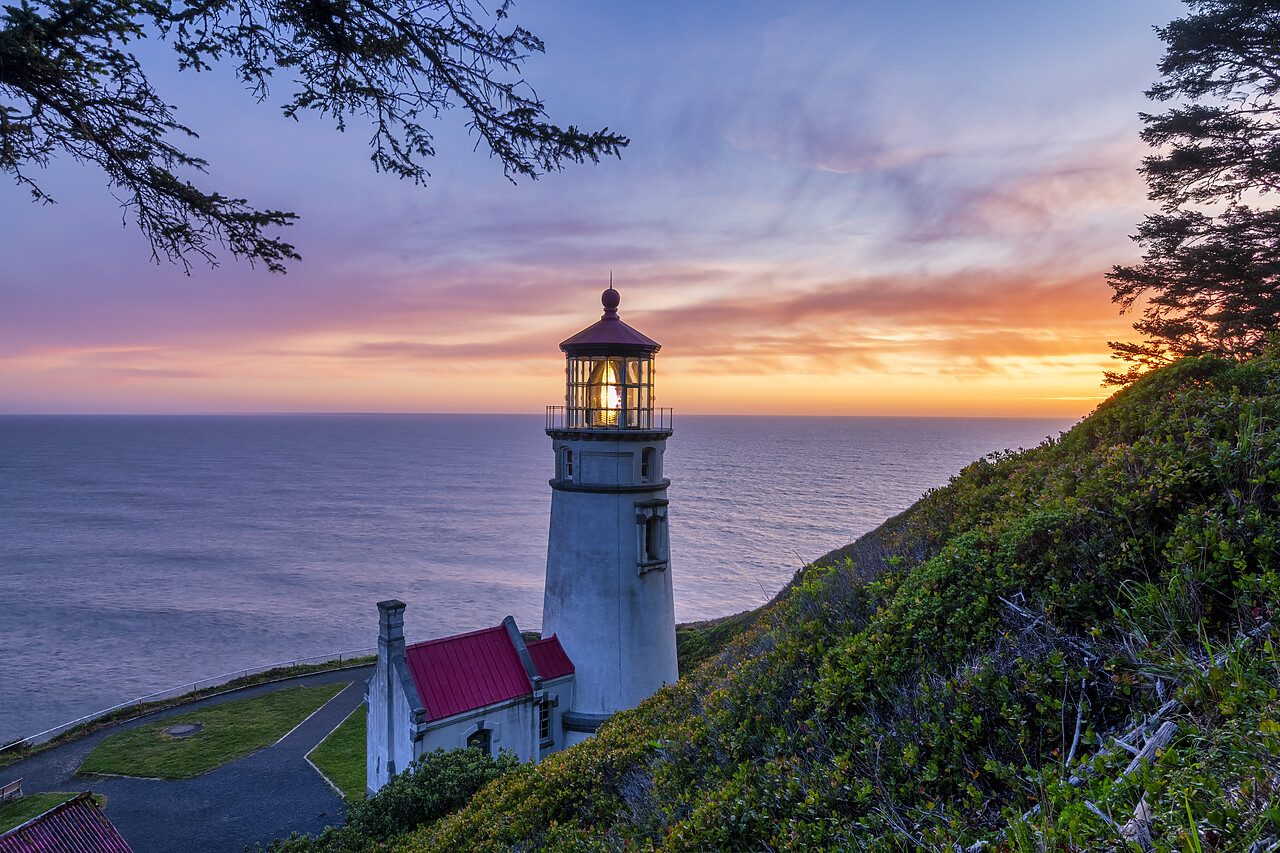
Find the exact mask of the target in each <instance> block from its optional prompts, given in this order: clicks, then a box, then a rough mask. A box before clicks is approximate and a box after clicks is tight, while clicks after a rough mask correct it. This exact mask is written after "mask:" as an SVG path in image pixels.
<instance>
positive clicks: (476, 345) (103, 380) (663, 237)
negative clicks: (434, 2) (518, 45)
mask: <svg viewBox="0 0 1280 853" xmlns="http://www.w3.org/2000/svg"><path fill="white" fill-rule="evenodd" d="M889 5H890V4H878V3H876V4H873V3H861V2H860V3H846V2H840V0H816V2H811V3H804V4H774V3H764V2H760V3H732V4H731V3H728V2H713V3H699V4H686V3H675V2H672V3H667V2H662V3H647V4H634V8H633V7H632V6H630V5H625V4H601V3H591V2H585V0H582V2H557V3H554V4H551V3H542V2H538V0H522V2H520V3H518V4H517V5H516V7H515V9H514V15H515V17H516V18H517V19H518V23H520V24H521V25H523V26H526V27H527V28H528V29H530V30H531V31H533V32H534V33H536V34H538V35H539V36H540V37H542V38H543V39H544V41H545V42H546V45H547V53H546V55H545V56H538V57H534V58H532V59H530V60H529V61H528V63H527V65H526V68H525V76H526V78H527V79H528V80H530V81H531V82H532V83H534V85H535V86H536V88H537V90H538V93H539V95H540V96H542V97H543V99H544V100H545V101H546V103H547V105H548V109H549V111H550V113H551V115H552V118H553V119H554V120H555V121H557V122H559V123H566V124H567V123H573V124H577V125H579V126H581V127H585V128H597V127H602V126H606V125H607V126H609V127H610V128H612V129H615V130H618V131H620V132H622V133H625V134H627V135H628V136H630V137H631V139H632V143H631V146H630V147H629V148H628V149H626V151H625V152H624V154H623V157H622V159H621V160H620V161H606V162H602V163H601V164H599V165H597V166H592V165H586V166H572V165H571V166H569V167H568V168H567V169H566V171H564V172H561V173H555V174H551V175H547V176H545V177H543V178H542V179H540V180H538V181H536V182H528V181H524V182H521V183H520V184H519V185H516V186H513V185H511V184H510V183H508V182H507V181H506V180H505V179H504V178H503V176H502V172H501V168H500V166H499V165H498V164H497V163H496V162H494V161H492V160H490V159H488V158H487V157H486V156H485V155H484V153H483V152H473V151H472V148H473V147H474V144H475V140H474V139H473V138H468V137H467V136H466V133H465V130H464V129H463V128H462V126H461V121H460V118H459V116H456V115H446V116H444V117H443V120H442V121H440V122H438V123H437V124H436V126H435V127H434V128H433V129H434V130H435V131H436V132H437V133H438V136H437V140H436V141H437V143H438V146H437V147H438V152H439V154H438V157H437V158H436V161H435V162H434V163H433V164H432V165H431V169H432V172H433V180H432V183H431V185H430V186H428V187H427V188H425V189H423V188H417V187H413V186H411V185H408V184H404V183H401V182H398V181H397V180H395V179H394V178H392V177H390V176H387V175H381V174H377V173H375V172H374V171H373V170H372V168H371V166H370V164H369V162H368V152H367V150H366V149H365V147H364V145H365V142H366V140H367V137H368V134H367V133H366V132H365V131H364V129H361V128H358V127H351V128H349V130H348V132H347V133H345V134H339V133H336V132H334V131H333V130H332V129H331V127H329V126H328V125H326V123H325V122H322V121H318V120H316V119H314V118H311V119H304V120H303V121H302V122H300V123H294V122H291V121H287V120H285V119H282V118H281V117H279V116H278V115H277V114H276V111H275V110H274V108H273V107H272V105H271V103H270V102H269V103H267V104H261V105H259V104H255V103H254V102H253V100H252V98H251V97H249V96H248V95H247V94H246V93H243V92H241V91H240V90H239V87H238V84H237V83H236V82H235V80H234V79H233V75H231V74H230V73H229V71H228V69H215V70H214V71H213V72H210V73H204V74H199V75H195V74H187V73H184V74H177V73H176V72H173V73H170V72H169V71H167V70H166V71H165V72H163V73H160V74H158V75H157V78H156V81H155V82H156V83H157V86H158V88H159V89H160V90H161V93H162V96H164V97H165V98H166V99H167V100H169V101H170V102H171V103H176V104H178V105H179V114H178V117H179V119H180V120H182V121H184V122H185V123H187V124H189V125H191V126H192V127H193V128H195V129H196V130H197V131H198V132H200V134H201V138H200V139H199V140H198V141H195V142H194V143H193V148H194V153H196V154H198V155H199V156H202V157H205V158H206V159H207V160H208V161H209V162H210V163H211V164H212V165H211V175H210V176H209V178H208V179H207V180H205V184H207V185H208V186H211V187H216V188H218V189H219V190H221V191H222V192H224V193H226V194H231V195H236V196H243V197H245V198H247V199H249V200H250V202H251V203H254V204H257V205H259V206H264V207H271V208H283V209H290V210H294V211H296V212H297V213H299V214H300V216H301V220H300V222H299V224H298V225H297V226H295V227H294V228H293V229H291V233H288V234H286V235H285V236H286V238H287V239H289V240H290V241H291V242H294V243H295V244H296V245H297V247H298V249H299V251H300V252H301V254H302V256H303V261H302V262H301V263H298V264H295V265H294V266H293V267H292V268H291V271H290V272H289V274H288V275H286V276H273V275H270V274H268V273H267V272H265V271H264V270H262V269H261V268H258V269H252V268H250V267H249V266H248V265H246V264H244V263H242V262H239V261H236V260H235V259H233V258H231V257H230V256H225V257H222V258H221V266H220V267H218V268H217V269H209V268H207V267H197V268H195V269H194V270H193V273H192V275H191V276H190V277H187V276H184V275H183V274H182V271H181V269H180V268H176V267H173V266H169V265H167V264H166V265H162V266H157V265H155V264H152V263H150V262H149V250H148V248H147V246H146V245H145V242H144V240H143V238H142V237H141V236H140V235H139V234H138V232H137V231H136V229H135V228H134V227H133V225H132V222H131V221H130V222H128V224H127V225H126V227H124V228H122V227H121V211H120V209H119V208H118V206H117V204H116V202H115V201H114V200H113V199H112V198H111V196H110V194H109V192H108V190H107V188H106V185H105V181H104V179H103V178H102V177H101V176H100V175H99V174H97V173H95V172H93V171H92V170H90V169H88V168H82V167H78V166H76V165H75V164H74V163H70V162H65V161H58V162H55V163H54V164H53V165H52V166H51V168H50V169H49V170H47V171H46V172H44V173H43V175H42V177H43V178H44V179H45V180H47V182H48V186H49V188H50V189H51V193H52V195H53V196H54V197H55V198H56V199H57V200H58V202H59V203H58V204H56V205H51V206H43V207H41V206H35V205H32V204H30V203H29V201H28V197H27V195H26V193H25V192H24V191H23V190H22V189H21V188H20V187H17V186H14V185H10V187H9V191H8V192H6V193H5V194H4V195H3V196H0V217H2V218H3V222H4V228H3V229H0V258H3V262H2V263H0V412H4V413H23V412H48V413H62V412H263V411H269V412H289V411H329V412H342V411H377V412H392V411H405V412H427V411H431V412H540V411H541V410H542V407H543V406H545V405H557V404H561V403H562V402H563V401H562V399H561V395H562V394H563V382H564V374H563V366H564V359H563V355H562V354H561V353H560V352H559V350H558V349H557V345H558V343H559V342H560V341H561V340H563V339H564V338H566V337H568V336H569V335H571V334H573V333H574V332H576V331H578V330H579V329H581V328H583V327H585V326H587V325H590V324H591V323H592V322H594V321H595V320H596V319H597V318H598V316H599V314H600V303H599V294H600V291H601V290H603V289H604V287H606V286H607V284H608V281H609V275H610V272H612V273H613V276H614V281H615V284H616V286H617V287H618V289H619V291H620V292H621V295H622V304H621V308H620V314H621V316H622V318H623V320H625V321H626V322H627V323H629V324H630V325H632V326H634V327H636V328H638V329H640V330H641V331H643V332H644V333H645V334H647V335H650V336H651V337H653V338H654V339H656V340H658V341H659V342H661V344H662V351H661V353H659V355H658V361H657V365H658V367H657V383H656V389H657V394H658V399H657V401H656V404H657V405H659V406H671V407H674V408H675V409H676V410H677V412H684V413H730V414H734V413H742V414H746V413H761V414H774V413H776V414H784V413H785V414H815V415H890V414H893V415H1011V416H1012V415H1017V416H1032V415H1044V416H1055V417H1058V416H1065V417H1071V416H1078V415H1083V414H1085V413H1087V412H1088V411H1089V410H1091V409H1092V408H1093V407H1094V406H1095V405H1096V404H1097V403H1098V402H1099V401H1101V400H1102V399H1103V398H1104V397H1105V396H1106V394H1107V392H1106V391H1105V390H1104V389H1102V388H1101V387H1100V385H1099V383H1100V379H1101V374H1102V371H1103V370H1104V369H1107V368H1110V367H1112V366H1113V364H1112V362H1111V361H1110V359H1109V357H1108V356H1109V351H1108V349H1107V341H1108V340H1115V339H1132V337H1133V335H1134V333H1133V332H1132V330H1131V329H1130V323H1131V322H1132V321H1133V318H1132V317H1122V316H1119V315H1118V313H1117V310H1116V308H1115V307H1114V306H1113V305H1112V304H1111V303H1110V290H1109V288H1108V287H1107V285H1106V283H1105V282H1104V280H1103V275H1104V273H1105V272H1106V271H1107V270H1108V269H1109V268H1110V266H1111V265H1112V264H1117V263H1129V262H1132V261H1133V260H1135V259H1136V257H1137V254H1138V252H1137V248H1136V246H1135V245H1134V244H1133V243H1132V241H1130V240H1129V238H1128V236H1127V235H1128V234H1130V233H1132V232H1133V231H1134V229H1135V226H1136V223H1137V222H1138V221H1139V219H1140V218H1141V216H1142V215H1143V213H1144V212H1146V211H1148V210H1150V207H1151V206H1150V203H1149V202H1147V201H1146V199H1145V187H1144V185H1143V184H1142V181H1141V179H1140V178H1139V176H1138V174H1137V172H1136V169H1137V166H1138V164H1139V161H1140V159H1141V157H1142V156H1143V154H1144V148H1143V146H1142V144H1141V142H1140V141H1139V140H1138V138H1137V134H1138V128H1139V121H1138V118H1137V113H1138V112H1139V110H1142V109H1149V108H1150V107H1149V105H1148V104H1147V103H1146V102H1145V101H1144V99H1143V97H1142V91H1143V90H1144V89H1145V88H1146V87H1147V86H1148V85H1150V83H1151V82H1152V81H1153V80H1154V77H1155V73H1156V72H1155V65H1156V61H1157V59H1158V57H1159V54H1160V43H1159V41H1158V40H1157V38H1156V36H1155V34H1154V33H1153V32H1152V26H1153V25H1163V24H1165V23H1167V22H1168V21H1169V20H1170V19H1171V18H1173V17H1174V16H1176V15H1178V14H1180V12H1181V10H1182V9H1183V7H1182V4H1181V3H1178V2H1176V1H1175V0H1130V2H1125V3H1122V4H1121V3H1114V2H1107V0H1082V2H1078V3H1071V4H1067V3H1057V4H1018V3H1011V2H1004V1H1003V0H982V2H977V3H973V4H954V3H944V2H941V0H917V2H907V3H902V4H893V7H894V8H893V9H892V10H890V9H888V8H885V7H887V6H889ZM148 50H149V51H150V53H149V54H148V57H149V59H150V60H151V61H152V62H153V63H154V65H153V67H156V68H160V67H164V68H166V69H169V68H171V67H172V64H173V60H172V57H171V56H170V55H169V54H168V53H167V52H166V51H165V49H164V46H163V45H149V46H148Z"/></svg>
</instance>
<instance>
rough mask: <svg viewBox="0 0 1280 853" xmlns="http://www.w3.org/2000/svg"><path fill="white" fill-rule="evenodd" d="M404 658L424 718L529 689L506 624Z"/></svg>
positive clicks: (545, 655)
mask: <svg viewBox="0 0 1280 853" xmlns="http://www.w3.org/2000/svg"><path fill="white" fill-rule="evenodd" d="M528 649H529V655H530V657H531V658H533V662H534V668H535V669H536V670H537V671H538V673H539V674H540V675H541V676H542V677H543V678H558V677H560V676H561V675H568V674H569V673H571V672H573V663H572V662H571V661H570V660H569V657H568V655H566V654H565V653H564V649H563V648H561V647H560V641H559V640H558V639H556V638H555V637H554V636H553V637H549V638H547V639H545V640H535V641H534V642H532V643H529V644H528ZM535 649H536V651H535ZM405 659H406V661H407V663H408V664H409V673H410V674H411V675H412V676H413V683H414V686H415V687H417V688H418V698H419V699H420V700H421V702H422V707H423V708H424V709H426V712H427V714H426V719H427V721H428V722H430V721H432V720H441V719H444V718H445V717H451V716H453V715H454V714H461V713H463V712H464V711H474V710H475V709H476V708H483V707H484V706H486V705H492V704H494V703H496V702H503V701H505V700H507V699H514V698H516V697H517V696H528V695H530V694H532V693H533V683H532V682H531V681H530V680H529V674H528V673H527V672H525V669H524V664H522V663H521V662H520V653H519V652H518V651H516V647H515V645H514V644H513V643H512V641H511V634H510V633H509V632H508V631H507V628H506V626H505V625H499V626H498V627H496V628H485V629H483V630H480V631H472V632H471V633H469V634H457V635H455V636H452V637H441V638H440V639H438V640H427V641H426V642H424V643H414V644H413V645H411V646H406V647H405ZM544 666H545V667H546V668H545V669H544ZM0 853H2V851H0Z"/></svg>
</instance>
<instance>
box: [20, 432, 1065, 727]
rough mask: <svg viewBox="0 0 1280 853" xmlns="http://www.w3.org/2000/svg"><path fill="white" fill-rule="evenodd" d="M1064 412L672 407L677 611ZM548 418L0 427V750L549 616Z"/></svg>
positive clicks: (772, 579)
mask: <svg viewBox="0 0 1280 853" xmlns="http://www.w3.org/2000/svg"><path fill="white" fill-rule="evenodd" d="M1069 426H1070V422H1069V421H1064V420H1045V419H982V418H961V419H948V418H791V417H693V416H690V417H683V418H679V419H677V421H676V424H675V435H674V436H673V437H672V438H671V440H670V441H669V442H668V449H667V457H666V462H665V465H664V468H665V472H666V473H667V475H668V476H669V477H670V478H671V489H670V493H669V496H670V499H671V509H670V518H671V522H670V525H671V529H670V536H671V553H672V571H673V580H674V583H675V593H676V617H677V619H678V620H680V621H689V620H694V619H702V618H709V617H714V616H721V615H724V614H728V613H734V612H737V611H740V610H743V609H746V608H749V607H755V606H757V605H759V604H761V603H762V602H764V601H766V600H768V599H769V598H770V597H772V595H773V594H774V593H775V592H776V591H777V590H778V588H779V587H781V586H782V585H783V584H784V583H785V582H786V581H787V580H788V579H790V577H791V576H792V574H793V573H794V572H795V571H796V569H798V568H799V567H800V566H801V565H803V564H804V563H805V562H806V561H810V560H813V559H815V558H817V557H819V556H821V555H822V554H824V553H826V552H827V551H830V550H832V549H834V548H838V547H840V546H841V545H844V544H846V543H848V542H851V541H852V540H854V539H856V538H857V537H858V536H860V535H861V534H863V533H865V532H867V531H868V530H870V529H872V528H874V527H875V526H876V525H877V524H879V523H880V522H881V521H883V520H884V519H886V518H888V517H889V516H891V515H893V514H895V513H897V512H899V511H901V510H903V509H905V508H906V507H907V506H909V505H910V504H911V503H912V502H913V501H915V500H916V498H918V497H919V496H920V494H921V493H922V492H924V491H925V490H927V489H930V488H933V487H936V486H940V485H943V484H945V483H946V482H947V480H948V478H949V477H950V476H951V475H953V474H954V473H955V472H957V471H958V470H959V469H960V468H962V467H963V466H964V465H966V464H968V463H969V462H971V461H973V460H974V459H977V458H978V457H980V456H983V455H985V454H987V453H990V452H993V451H996V450H1001V449H1006V448H1017V447H1030V446H1033V445H1035V444H1038V443H1039V442H1040V441H1042V440H1043V439H1044V438H1045V437H1046V436H1051V435H1052V436H1056V435H1057V434H1058V433H1059V432H1060V431H1061V430H1064V429H1066V428H1067V427H1069ZM552 462H553V460H552V454H551V442H550V440H549V439H548V438H547V436H546V434H545V433H544V432H543V422H542V417H541V416H516V415H510V416H504V415H282V416H199V417H185V416H138V417H133V416H102V417H98V416H82V417H64V416H58V417H53V416H50V417H44V416H4V417H0V743H6V742H8V741H10V740H12V739H14V738H18V737H22V736H26V735H30V734H34V733H36V732H38V731H41V730H43V729H46V728H49V727H51V726H54V725H57V724H59V723H61V722H65V721H67V720H71V719H74V718H76V717H78V716H81V715H82V714H87V713H90V712H93V711H96V710H99V709H102V708H106V707H109V706H111V705H114V704H116V703H118V702H123V701H127V700H129V699H131V698H133V697H136V696H140V695H143V694H146V693H149V692H151V691H154V690H158V689H161V688H165V687H169V686H172V685H177V684H182V683H186V682H190V681H194V680H197V679H201V678H207V677H212V676H214V675H218V674H221V673H224V672H228V671H231V670H235V669H239V668H241V667H245V666H256V665H261V664H267V663H273V662H277V661H284V660H289V659H293V658H301V657H307V656H311V655H317V654H322V653H327V652H338V651H343V650H348V649H356V648H362V647H367V646H370V645H373V644H374V642H375V641H376V637H377V608H376V607H375V604H376V602H378V601H380V600H382V599H386V598H399V599H401V600H403V601H405V602H406V603H407V604H408V609H407V611H406V615H405V623H406V633H407V636H408V637H409V639H410V641H414V640H419V639H426V638H428V637H432V636H439V635H443V634H450V633H455V632H459V631H464V630H471V629H474V628H478V627H484V626H488V625H494V624H497V623H498V622H499V621H500V620H501V619H502V618H503V617H504V616H506V615H507V614H511V615H513V616H514V617H515V618H516V621H517V623H518V624H519V625H520V626H521V627H522V628H526V629H531V630H536V629H537V628H538V627H539V625H540V622H541V610H542V576H543V570H544V567H545V561H546V547H547V520H548V512H549V509H550V502H551V498H550V495H551V492H550V489H549V488H548V486H547V480H548V478H549V477H550V476H551V474H552Z"/></svg>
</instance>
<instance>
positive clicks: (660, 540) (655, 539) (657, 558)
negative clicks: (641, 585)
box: [636, 500, 669, 574]
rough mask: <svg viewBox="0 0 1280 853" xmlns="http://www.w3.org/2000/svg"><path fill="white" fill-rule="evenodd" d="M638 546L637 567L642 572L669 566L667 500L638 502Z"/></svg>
mask: <svg viewBox="0 0 1280 853" xmlns="http://www.w3.org/2000/svg"><path fill="white" fill-rule="evenodd" d="M636 546H637V547H636V568H637V570H638V571H639V573H640V574H644V573H645V572H648V571H653V570H654V569H665V568H666V567H667V561H668V559H669V557H668V554H669V551H668V548H667V502H666V501H665V500H653V501H645V502H644V503H640V504H636Z"/></svg>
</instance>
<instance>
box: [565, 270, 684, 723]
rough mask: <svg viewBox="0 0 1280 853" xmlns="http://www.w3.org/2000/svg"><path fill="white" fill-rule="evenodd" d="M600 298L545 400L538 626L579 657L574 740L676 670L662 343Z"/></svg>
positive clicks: (607, 297)
mask: <svg viewBox="0 0 1280 853" xmlns="http://www.w3.org/2000/svg"><path fill="white" fill-rule="evenodd" d="M600 301H601V303H602V304H603V305H604V316H602V317H601V318H600V321H599V322H598V323H596V324H595V325H593V326H590V327H588V328H586V329H583V330H582V331H581V332H579V333H578V334H576V335H574V336H573V337H571V338H569V339H568V340H566V341H565V342H564V343H562V344H560V349H561V350H562V351H563V352H564V354H565V356H566V358H567V362H568V363H567V365H566V368H565V377H566V388H565V405H564V406H550V407H548V409H547V435H549V436H551V439H552V447H553V449H554V451H555V465H556V468H555V477H554V479H552V480H551V530H550V535H549V538H548V541H547V583H546V591H545V593H544V598H543V608H542V636H544V637H550V636H552V635H553V634H554V635H556V636H557V637H558V638H559V639H560V644H561V645H562V646H563V647H564V651H565V652H566V653H567V654H568V656H569V658H570V659H571V660H572V661H573V662H574V665H575V667H576V675H575V676H574V687H573V700H572V703H571V707H570V708H569V710H568V711H566V712H565V713H564V714H563V717H562V720H563V724H564V728H565V730H566V732H567V734H568V738H569V742H570V743H574V742H577V741H579V740H582V739H584V738H586V737H587V736H588V735H589V734H590V733H592V732H594V731H595V730H596V728H597V727H598V726H599V725H600V723H602V722H603V721H605V720H607V719H608V718H609V716H610V715H611V714H613V712H614V711H619V710H623V709H626V708H633V707H635V706H636V705H637V704H639V703H640V701H641V700H642V699H644V698H645V697H647V696H649V695H651V694H652V693H654V692H655V691H656V690H658V689H659V688H660V687H662V685H663V684H669V683H673V682H675V680H676V678H677V677H678V671H677V668H676V631H675V602H674V598H673V596H672V592H671V570H670V559H669V550H668V542H667V486H668V484H669V483H670V481H669V480H667V479H665V478H664V477H663V475H662V474H663V472H662V454H663V452H664V450H665V449H666V443H667V438H668V437H669V436H670V435H671V410H670V409H655V408H654V406H653V402H654V393H653V377H654V364H653V362H654V354H655V353H656V352H657V351H658V350H659V348H660V345H659V344H658V343H657V342H656V341H653V340H651V339H649V338H647V337H645V336H644V335H642V334H640V333H639V332H637V331H636V330H635V329H633V328H631V327H630V326H628V325H627V324H626V323H624V322H622V321H621V320H620V319H618V302H619V297H618V292H617V291H616V290H614V289H613V285H612V284H610V285H609V289H608V290H606V291H605V292H604V294H603V296H601V299H600Z"/></svg>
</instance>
